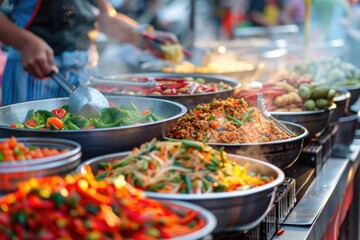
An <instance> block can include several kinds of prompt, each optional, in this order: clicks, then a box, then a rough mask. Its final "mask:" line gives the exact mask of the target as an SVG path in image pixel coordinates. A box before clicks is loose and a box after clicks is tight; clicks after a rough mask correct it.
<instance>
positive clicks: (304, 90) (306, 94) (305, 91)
mask: <svg viewBox="0 0 360 240" xmlns="http://www.w3.org/2000/svg"><path fill="white" fill-rule="evenodd" d="M299 95H300V97H301V98H302V99H303V100H304V101H306V100H308V99H309V98H310V96H311V89H310V87H308V86H301V87H300V88H299Z"/></svg>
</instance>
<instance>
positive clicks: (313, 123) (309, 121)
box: [271, 106, 335, 138]
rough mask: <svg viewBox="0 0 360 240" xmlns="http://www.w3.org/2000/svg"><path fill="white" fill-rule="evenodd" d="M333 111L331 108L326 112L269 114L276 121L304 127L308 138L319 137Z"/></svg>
mask: <svg viewBox="0 0 360 240" xmlns="http://www.w3.org/2000/svg"><path fill="white" fill-rule="evenodd" d="M334 109H335V107H334V106H332V107H331V108H329V109H326V110H316V111H302V112H271V115H272V116H274V117H275V118H276V119H279V120H282V121H287V122H292V123H297V124H299V125H301V126H303V127H305V128H306V129H307V130H308V132H309V134H308V136H307V137H308V138H312V137H314V136H316V135H320V134H321V133H322V132H323V131H325V129H326V128H327V126H328V123H329V122H330V117H331V114H332V112H333V110H334Z"/></svg>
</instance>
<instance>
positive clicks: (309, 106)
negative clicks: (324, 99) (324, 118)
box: [304, 99, 316, 111]
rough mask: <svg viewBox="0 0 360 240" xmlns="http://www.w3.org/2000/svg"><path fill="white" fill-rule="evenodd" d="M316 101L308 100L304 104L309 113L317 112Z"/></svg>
mask: <svg viewBox="0 0 360 240" xmlns="http://www.w3.org/2000/svg"><path fill="white" fill-rule="evenodd" d="M315 106H316V104H315V101H314V100H312V99H308V100H306V101H305V102H304V108H305V109H306V110H308V111H312V110H315Z"/></svg>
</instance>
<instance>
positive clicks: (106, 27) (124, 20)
mask: <svg viewBox="0 0 360 240" xmlns="http://www.w3.org/2000/svg"><path fill="white" fill-rule="evenodd" d="M98 1H99V2H98V3H99V4H98V5H99V9H100V19H99V24H100V31H101V32H103V33H105V34H106V35H107V36H108V37H110V38H111V39H112V40H114V41H117V42H122V43H133V44H135V45H136V46H137V47H140V48H142V49H146V50H148V51H149V52H151V53H152V54H153V55H154V56H156V57H158V58H165V59H168V58H171V59H176V60H178V59H179V58H181V57H182V48H181V46H180V45H179V43H178V39H177V37H176V35H175V34H173V33H170V32H161V31H155V30H152V31H147V30H145V31H142V32H141V31H140V32H138V31H134V29H135V28H136V27H137V26H139V24H138V23H137V22H136V21H134V20H133V19H131V18H129V17H127V16H125V15H123V14H120V13H117V12H116V10H115V9H114V8H113V7H112V6H111V5H110V4H109V2H108V1H107V0H98ZM134 32H137V33H135V34H134ZM145 35H147V36H148V37H145ZM149 36H150V37H149ZM154 39H157V40H160V42H161V43H159V42H158V41H155V40H154ZM162 45H174V46H176V47H174V49H175V50H176V51H171V53H167V52H169V51H167V52H165V50H166V49H169V48H164V47H163V46H162ZM164 49H165V50H164ZM170 55H176V56H175V57H172V56H171V57H167V56H170Z"/></svg>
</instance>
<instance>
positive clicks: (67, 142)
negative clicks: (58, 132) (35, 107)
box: [0, 137, 81, 171]
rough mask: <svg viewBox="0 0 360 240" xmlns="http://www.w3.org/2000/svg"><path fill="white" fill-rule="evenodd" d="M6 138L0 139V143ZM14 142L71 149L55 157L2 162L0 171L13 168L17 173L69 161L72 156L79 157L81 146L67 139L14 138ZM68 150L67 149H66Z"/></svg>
mask: <svg viewBox="0 0 360 240" xmlns="http://www.w3.org/2000/svg"><path fill="white" fill-rule="evenodd" d="M5 139H8V138H0V142H2V141H3V140H5ZM16 140H17V141H18V142H20V143H23V144H24V143H25V144H27V143H30V144H31V145H36V144H46V143H49V142H50V143H54V144H57V145H59V146H60V145H61V146H68V147H70V148H71V147H72V149H70V150H69V151H68V152H66V153H62V154H59V155H55V156H49V157H43V158H39V159H29V160H24V161H13V162H2V163H0V170H1V169H2V168H5V169H7V170H11V169H13V168H14V170H16V171H18V170H19V169H18V168H21V167H27V168H29V167H32V166H37V165H43V164H48V163H53V162H57V161H64V159H69V158H71V157H73V156H74V155H78V154H79V153H80V156H81V145H80V144H79V143H77V142H75V141H72V140H68V139H60V138H38V137H28V138H27V137H19V138H16ZM67 149H68V148H67Z"/></svg>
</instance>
